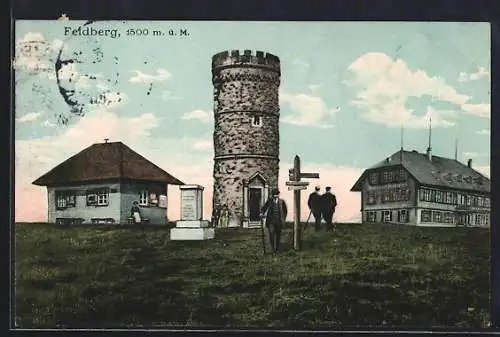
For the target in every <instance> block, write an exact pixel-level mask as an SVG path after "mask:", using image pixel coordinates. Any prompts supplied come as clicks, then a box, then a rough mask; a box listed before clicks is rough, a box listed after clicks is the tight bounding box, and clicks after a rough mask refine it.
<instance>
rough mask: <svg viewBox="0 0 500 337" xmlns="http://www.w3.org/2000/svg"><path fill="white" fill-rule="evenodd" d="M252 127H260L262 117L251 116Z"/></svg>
mask: <svg viewBox="0 0 500 337" xmlns="http://www.w3.org/2000/svg"><path fill="white" fill-rule="evenodd" d="M252 126H262V117H261V116H253V117H252Z"/></svg>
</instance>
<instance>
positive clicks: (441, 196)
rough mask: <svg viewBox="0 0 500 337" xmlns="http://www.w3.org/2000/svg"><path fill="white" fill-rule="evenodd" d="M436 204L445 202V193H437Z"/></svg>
mask: <svg viewBox="0 0 500 337" xmlns="http://www.w3.org/2000/svg"><path fill="white" fill-rule="evenodd" d="M435 193H436V202H441V201H442V200H443V192H441V191H436V192H435Z"/></svg>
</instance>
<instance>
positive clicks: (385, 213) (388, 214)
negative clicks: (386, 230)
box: [382, 211, 392, 222]
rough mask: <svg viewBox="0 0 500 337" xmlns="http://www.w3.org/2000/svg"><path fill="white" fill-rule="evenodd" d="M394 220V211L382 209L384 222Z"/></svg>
mask: <svg viewBox="0 0 500 337" xmlns="http://www.w3.org/2000/svg"><path fill="white" fill-rule="evenodd" d="M391 221H392V211H382V222H391Z"/></svg>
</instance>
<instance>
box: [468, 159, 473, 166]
mask: <svg viewBox="0 0 500 337" xmlns="http://www.w3.org/2000/svg"><path fill="white" fill-rule="evenodd" d="M467 166H468V167H469V168H472V159H469V160H467Z"/></svg>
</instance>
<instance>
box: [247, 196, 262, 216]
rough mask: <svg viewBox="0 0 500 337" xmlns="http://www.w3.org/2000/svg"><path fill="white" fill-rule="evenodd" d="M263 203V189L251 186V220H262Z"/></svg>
mask: <svg viewBox="0 0 500 337" xmlns="http://www.w3.org/2000/svg"><path fill="white" fill-rule="evenodd" d="M261 204H262V189H261V188H255V187H250V188H249V193H248V210H249V220H250V222H254V221H260V205H261Z"/></svg>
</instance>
